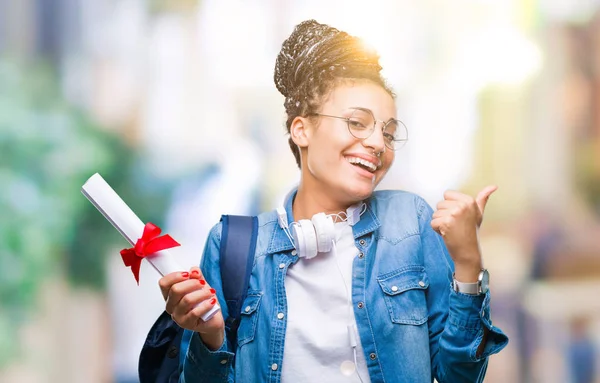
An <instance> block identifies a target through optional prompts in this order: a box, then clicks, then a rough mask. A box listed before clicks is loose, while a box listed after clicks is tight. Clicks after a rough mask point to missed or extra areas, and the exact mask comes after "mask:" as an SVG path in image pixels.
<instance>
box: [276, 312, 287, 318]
mask: <svg viewBox="0 0 600 383" xmlns="http://www.w3.org/2000/svg"><path fill="white" fill-rule="evenodd" d="M284 316H285V315H284V314H283V313H279V314H277V319H283V317H284Z"/></svg>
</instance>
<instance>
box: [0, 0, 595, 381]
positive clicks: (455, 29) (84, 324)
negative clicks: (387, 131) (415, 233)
mask: <svg viewBox="0 0 600 383" xmlns="http://www.w3.org/2000/svg"><path fill="white" fill-rule="evenodd" d="M308 18H315V19H317V20H318V21H320V22H325V23H329V24H331V25H333V26H335V27H338V28H340V29H343V30H346V31H348V32H350V33H351V34H355V35H358V36H361V37H363V38H364V39H365V40H366V41H367V42H368V43H369V44H371V45H373V46H374V47H375V48H376V49H378V50H379V53H380V54H381V62H382V64H383V66H384V74H385V76H386V77H387V78H388V80H389V82H390V83H391V85H392V86H393V87H394V89H395V90H396V93H397V94H398V110H399V112H398V113H399V116H400V118H401V119H402V120H403V121H404V122H405V123H406V125H407V126H408V129H409V136H410V141H409V143H408V144H407V145H406V146H405V147H404V148H403V149H402V150H401V151H400V152H399V153H398V155H397V157H396V161H395V164H394V166H393V167H392V169H391V171H390V173H389V175H388V176H387V179H386V180H385V181H384V183H383V184H382V185H381V186H380V188H382V189H387V188H400V189H405V190H409V191H412V192H415V193H418V194H420V195H422V196H423V197H425V198H426V200H427V201H428V202H429V203H430V204H432V205H435V204H436V203H437V202H438V201H439V200H440V199H442V194H443V191H444V190H446V189H448V188H455V189H459V190H461V191H463V192H466V193H470V194H472V195H475V194H476V193H477V192H478V191H479V190H480V189H481V188H483V187H484V186H485V185H487V184H490V183H493V184H497V185H499V190H498V191H497V192H496V193H495V194H494V195H493V196H492V198H491V200H490V203H489V204H488V208H487V210H486V217H485V224H484V226H483V227H482V230H481V233H480V234H481V239H482V247H483V251H484V254H485V261H486V266H487V267H488V269H490V272H491V275H492V285H493V301H492V312H493V319H494V324H495V325H497V326H499V327H501V328H503V329H504V330H505V331H506V332H507V333H508V335H509V336H510V338H511V341H510V344H509V346H508V347H507V348H506V349H505V350H504V351H503V352H502V353H500V354H499V355H496V356H494V357H492V358H491V361H490V366H489V369H488V374H487V378H486V382H561V383H562V382H566V383H589V382H600V374H599V373H598V367H600V357H599V355H598V351H597V350H598V346H600V299H598V295H599V294H600V257H599V255H600V221H599V218H600V217H599V216H600V1H599V0H520V1H518V0H504V1H493V0H453V1H445V0H421V1H418V2H417V1H410V2H408V1H393V0H387V1H384V0H371V1H370V2H364V1H358V0H345V1H341V0H340V1H331V0H328V1H323V0H318V1H317V0H303V1H292V0H264V1H256V0H254V1H249V0H245V1H242V0H219V1H217V0H212V1H209V0H0V188H1V191H0V382H11V383H12V382H20V383H37V382H77V383H79V382H115V383H130V382H136V381H137V360H138V355H139V351H140V349H141V346H142V344H143V342H144V339H145V335H146V333H147V331H148V329H149V328H150V326H151V325H152V323H153V322H154V320H155V318H156V317H157V316H158V315H159V314H160V312H161V311H162V309H163V302H162V298H161V296H160V292H159V289H158V286H157V283H156V282H157V280H158V274H157V273H156V272H155V271H154V270H153V269H151V268H150V267H149V266H148V265H147V264H146V263H144V264H143V265H142V272H141V281H140V286H139V287H138V286H137V285H136V283H135V280H134V279H133V277H132V275H131V272H130V270H128V269H127V268H125V267H124V266H123V264H122V261H121V259H120V256H119V253H118V252H119V250H120V249H121V248H123V247H126V245H127V243H126V242H125V240H124V239H123V238H122V237H121V236H120V235H119V234H118V232H117V231H116V230H115V229H114V228H113V227H112V226H111V225H110V224H109V223H108V222H107V221H106V220H105V219H104V218H103V217H102V216H101V215H100V214H99V213H98V212H97V211H96V210H95V209H94V207H93V206H92V205H91V204H90V203H89V202H88V201H87V200H86V199H85V198H84V197H83V195H82V194H81V193H80V188H81V185H82V184H83V183H84V182H85V181H86V180H87V178H88V177H90V176H91V175H92V174H94V173H95V172H99V173H100V174H101V175H102V176H103V177H104V178H105V179H106V180H107V181H108V182H109V183H110V184H111V185H112V186H113V188H114V189H115V190H116V191H117V192H118V193H119V194H120V195H121V196H122V197H123V199H124V200H125V201H126V202H127V203H128V204H129V205H130V206H131V207H132V209H133V210H134V211H135V212H136V213H137V214H138V215H139V216H140V218H142V220H144V221H152V222H155V223H157V224H159V225H160V226H161V227H163V228H164V229H166V230H167V231H168V232H169V233H170V234H172V235H173V236H174V237H175V238H176V239H177V240H179V241H180V242H181V243H183V244H184V246H183V247H181V248H177V249H175V250H173V253H174V254H176V255H177V256H178V259H179V260H180V263H181V264H182V265H184V266H192V265H195V264H198V262H199V257H200V254H201V251H202V247H203V245H204V241H205V238H206V236H207V234H208V230H209V228H210V227H211V226H212V225H214V224H215V223H216V222H218V219H219V217H220V215H221V214H224V213H236V214H256V213H258V212H259V211H263V210H267V209H272V208H274V207H276V206H277V205H278V204H280V203H281V201H282V199H283V196H284V195H285V194H286V193H287V192H288V191H289V190H290V188H291V187H293V185H294V184H295V183H296V182H297V181H298V175H299V173H298V170H297V168H296V165H295V162H294V159H293V156H292V154H291V152H290V150H289V148H288V145H287V137H286V136H285V134H284V133H285V128H284V122H285V116H284V109H283V97H282V96H280V95H279V93H277V91H276V89H275V86H274V84H273V80H272V75H273V67H274V63H275V57H276V55H277V53H278V51H279V49H280V47H281V43H282V42H283V40H284V39H285V38H286V37H287V36H288V35H289V34H290V33H291V31H292V29H293V26H294V25H296V24H297V23H299V22H300V21H302V20H305V19H308Z"/></svg>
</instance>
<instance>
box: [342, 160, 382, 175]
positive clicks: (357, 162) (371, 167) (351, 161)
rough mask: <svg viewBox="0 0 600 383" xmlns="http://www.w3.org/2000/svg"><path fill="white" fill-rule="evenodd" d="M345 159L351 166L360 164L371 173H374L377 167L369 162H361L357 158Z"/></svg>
mask: <svg viewBox="0 0 600 383" xmlns="http://www.w3.org/2000/svg"><path fill="white" fill-rule="evenodd" d="M346 159H347V160H348V162H350V163H351V164H361V165H364V166H366V167H367V168H369V169H371V171H372V172H374V171H375V170H377V166H376V165H375V164H374V163H372V162H369V161H367V160H363V159H362V158H358V157H346Z"/></svg>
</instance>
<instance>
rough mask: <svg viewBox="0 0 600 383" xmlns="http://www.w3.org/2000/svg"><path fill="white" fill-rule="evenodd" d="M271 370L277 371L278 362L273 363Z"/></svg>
mask: <svg viewBox="0 0 600 383" xmlns="http://www.w3.org/2000/svg"><path fill="white" fill-rule="evenodd" d="M271 370H273V371H277V363H273V364H272V365H271Z"/></svg>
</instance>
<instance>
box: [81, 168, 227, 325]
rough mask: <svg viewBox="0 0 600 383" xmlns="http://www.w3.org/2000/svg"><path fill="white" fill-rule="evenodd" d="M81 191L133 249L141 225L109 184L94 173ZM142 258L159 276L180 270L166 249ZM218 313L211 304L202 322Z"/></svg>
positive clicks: (140, 230) (142, 226) (142, 228)
mask: <svg viewBox="0 0 600 383" xmlns="http://www.w3.org/2000/svg"><path fill="white" fill-rule="evenodd" d="M81 192H82V193H83V195H85V196H86V198H87V199H88V200H89V201H90V202H91V203H92V205H94V206H95V207H96V209H98V211H99V212H100V213H102V215H103V216H104V217H105V218H106V219H107V220H108V221H109V222H110V223H112V225H113V226H114V227H115V229H117V231H119V233H121V235H123V237H125V239H126V240H127V241H128V242H129V244H130V245H131V246H135V243H136V242H137V240H138V239H139V238H140V237H141V236H142V233H143V232H144V226H145V224H144V223H143V222H142V220H141V219H139V218H138V216H137V215H135V213H134V212H133V210H131V208H130V207H129V206H127V204H126V203H125V202H124V201H123V200H122V199H121V197H119V195H118V194H117V193H116V192H115V191H114V190H113V188H111V187H110V185H109V184H108V183H107V182H106V181H105V180H104V178H102V176H101V175H100V174H98V173H96V174H94V175H93V176H91V177H90V178H89V179H88V180H87V182H86V183H85V184H83V186H82V187H81ZM144 259H147V260H148V262H150V264H151V265H152V267H154V269H155V270H156V271H158V273H159V274H160V275H161V276H163V277H164V276H165V275H167V274H169V273H172V272H175V271H183V268H182V267H181V266H179V265H178V264H177V262H175V260H174V259H173V257H172V256H171V254H169V252H168V251H167V250H162V251H159V252H156V253H154V254H151V255H149V256H147V257H145V258H144ZM219 310H220V307H219V305H218V304H216V305H214V306H213V307H212V308H211V309H210V311H209V312H207V313H206V314H204V315H203V316H202V320H204V321H205V322H206V321H208V320H209V319H210V318H212V317H213V315H214V314H215V313H217V311H219Z"/></svg>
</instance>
